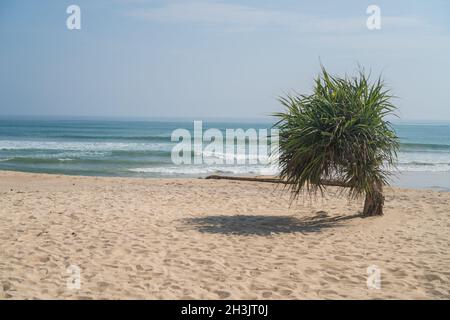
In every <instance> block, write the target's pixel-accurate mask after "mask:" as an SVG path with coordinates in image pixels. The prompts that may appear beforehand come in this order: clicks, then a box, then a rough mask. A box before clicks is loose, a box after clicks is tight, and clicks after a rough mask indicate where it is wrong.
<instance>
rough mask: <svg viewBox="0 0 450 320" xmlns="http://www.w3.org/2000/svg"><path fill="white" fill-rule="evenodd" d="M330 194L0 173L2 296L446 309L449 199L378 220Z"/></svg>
mask: <svg viewBox="0 0 450 320" xmlns="http://www.w3.org/2000/svg"><path fill="white" fill-rule="evenodd" d="M335 192H336V189H330V191H329V192H328V193H327V194H326V195H325V197H324V198H322V197H319V198H317V199H310V198H309V197H301V198H300V199H299V201H297V202H295V203H294V204H292V206H289V193H288V192H286V191H283V190H282V189H275V185H274V184H270V183H260V182H239V181H226V180H203V179H176V180H175V179H170V180H169V179H132V178H97V177H72V176H59V175H44V174H27V173H14V172H0V298H1V299H23V298H26V299H36V298H38V299H49V298H56V299H67V298H69V299H89V298H92V299H135V298H136V299H190V298H194V299H222V298H229V299H305V298H306V299H316V298H319V299H339V298H344V299H373V298H388V299H390V298H395V299H397V298H405V299H422V298H423V299H436V298H437V299H443V298H444V299H448V298H450V250H449V249H450V233H449V227H450V193H449V192H437V191H432V190H407V189H396V188H387V189H386V206H385V215H384V216H383V217H376V218H360V217H358V213H359V212H360V211H361V210H362V200H360V201H350V202H349V201H348V200H347V199H346V198H345V197H341V198H337V197H334V196H333V195H334V193H335ZM71 265H75V266H78V267H79V268H80V275H81V283H80V289H76V288H73V287H70V286H69V287H68V286H67V282H68V280H70V277H71V274H70V273H69V272H68V270H67V268H68V267H69V266H71ZM371 265H376V266H377V267H378V268H379V270H380V272H381V273H380V276H381V288H380V289H368V287H367V283H366V282H367V277H368V273H367V268H368V267H369V266H371Z"/></svg>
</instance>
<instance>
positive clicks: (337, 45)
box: [0, 0, 450, 120]
mask: <svg viewBox="0 0 450 320" xmlns="http://www.w3.org/2000/svg"><path fill="white" fill-rule="evenodd" d="M71 4H76V5H78V6H80V8H81V30H68V29H67V27H66V19H67V17H68V16H69V15H68V14H67V13H66V8H67V7H68V6H69V5H71ZM371 4H375V5H378V6H379V7H380V8H381V30H368V28H367V27H366V20H367V18H368V16H369V15H368V14H367V13H366V9H367V7H368V6H369V5H371ZM320 62H322V63H323V64H324V65H325V66H326V67H327V68H329V70H330V71H331V72H332V73H335V74H345V73H352V72H353V71H354V70H355V69H356V67H357V64H358V63H359V64H361V65H363V66H365V67H366V68H368V69H371V70H372V74H374V75H378V74H379V73H380V72H382V73H383V75H384V78H385V80H386V82H387V84H388V85H389V87H390V88H391V89H392V91H393V93H394V94H396V95H397V96H398V97H399V98H398V99H397V100H396V101H395V102H396V104H397V105H398V106H399V107H400V112H399V113H400V115H401V117H402V118H403V119H405V120H450V80H449V79H450V1H445V0H436V1H425V0H421V1H411V0H404V1H392V0H390V1H380V0H373V1H362V0H354V1H299V0H287V1H284V0H277V1H276V0H270V1H269V0H250V1H218V0H216V1H206V0H192V1H191V0H180V1H177V0H171V1H162V0H148V1H144V0H109V1H107V0H89V1H88V0H83V1H82V0H71V1H62V0H59V1H54V0H39V1H38V0H36V1H30V0H26V1H25V0H1V2H0V115H56V116H67V115H71V116H108V117H111V116H132V117H140V116H144V117H196V118H199V119H201V117H234V118H239V117H245V118H248V117H262V116H265V115H268V114H271V113H272V112H275V111H279V110H280V109H281V107H280V105H279V103H278V102H277V96H279V95H280V94H283V92H289V91H291V90H296V91H298V92H301V93H309V92H310V91H311V88H312V81H313V78H314V77H315V76H316V75H317V73H318V71H319V68H320Z"/></svg>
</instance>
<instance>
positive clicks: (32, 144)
mask: <svg viewBox="0 0 450 320" xmlns="http://www.w3.org/2000/svg"><path fill="white" fill-rule="evenodd" d="M171 148H172V146H171V145H170V144H167V143H139V142H130V143H127V142H81V141H72V142H68V141H64V142H62V141H61V142H60V141H31V140H29V141H15V140H0V150H19V149H20V150H26V149H39V150H73V151H115V150H125V151H141V150H142V151H145V150H157V151H163V150H171Z"/></svg>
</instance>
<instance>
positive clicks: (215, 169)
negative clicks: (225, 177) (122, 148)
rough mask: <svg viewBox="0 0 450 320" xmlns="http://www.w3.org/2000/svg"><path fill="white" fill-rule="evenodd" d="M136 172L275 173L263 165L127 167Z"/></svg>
mask: <svg viewBox="0 0 450 320" xmlns="http://www.w3.org/2000/svg"><path fill="white" fill-rule="evenodd" d="M128 170H129V171H131V172H136V173H159V174H165V175H202V174H214V173H227V174H252V175H274V174H276V173H277V171H276V170H274V168H272V167H265V166H231V165H230V166H226V165H224V166H208V167H206V166H194V165H192V166H160V167H147V168H132V169H128Z"/></svg>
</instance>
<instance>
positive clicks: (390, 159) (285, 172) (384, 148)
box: [275, 67, 398, 216]
mask: <svg viewBox="0 0 450 320" xmlns="http://www.w3.org/2000/svg"><path fill="white" fill-rule="evenodd" d="M391 98H392V96H391V95H390V93H389V90H386V89H385V87H384V84H383V82H382V81H381V79H380V78H378V80H377V81H375V82H374V83H370V82H369V76H366V74H365V73H364V71H363V70H360V71H359V74H358V75H357V76H356V77H352V78H349V77H345V78H339V77H335V76H332V75H330V74H329V73H328V72H327V71H326V70H325V68H324V67H322V72H321V74H320V75H319V76H318V77H317V79H316V80H315V86H314V93H313V94H311V95H295V96H292V95H288V96H287V97H282V98H280V102H281V103H282V104H283V105H284V107H285V108H286V111H285V112H282V113H276V114H275V116H276V117H278V118H279V121H278V122H277V124H276V125H275V126H276V127H277V128H278V129H279V135H280V142H279V165H280V178H281V179H283V180H286V182H287V186H289V188H290V189H291V191H292V192H293V198H296V197H298V195H299V194H300V192H301V191H303V190H306V191H307V192H309V193H316V192H317V191H318V190H320V191H321V192H322V191H323V190H324V188H325V187H326V186H328V185H337V186H342V187H348V188H350V192H349V196H350V197H351V198H355V197H358V196H361V195H362V194H365V196H366V198H365V203H364V210H363V215H366V216H374V215H382V214H383V205H384V196H383V186H384V185H386V184H387V183H388V176H389V171H388V169H389V168H391V167H394V166H395V163H394V162H395V158H396V156H397V149H398V138H397V136H396V134H395V132H394V130H393V128H392V126H391V124H390V123H389V122H388V121H386V120H385V119H384V117H385V116H386V115H388V114H391V113H393V111H394V110H395V107H394V106H393V105H392V104H391V102H390V100H391Z"/></svg>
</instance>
